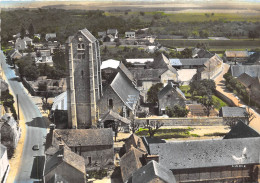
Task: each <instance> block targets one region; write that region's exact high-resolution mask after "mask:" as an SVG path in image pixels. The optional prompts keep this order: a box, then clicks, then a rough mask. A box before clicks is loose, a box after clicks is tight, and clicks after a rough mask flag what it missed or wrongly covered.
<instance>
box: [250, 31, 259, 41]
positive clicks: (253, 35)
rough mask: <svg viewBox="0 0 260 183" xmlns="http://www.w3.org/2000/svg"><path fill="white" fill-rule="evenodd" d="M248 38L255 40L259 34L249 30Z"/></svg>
mask: <svg viewBox="0 0 260 183" xmlns="http://www.w3.org/2000/svg"><path fill="white" fill-rule="evenodd" d="M248 37H249V38H252V39H253V40H255V38H258V37H259V32H257V31H256V30H250V31H249V32H248Z"/></svg>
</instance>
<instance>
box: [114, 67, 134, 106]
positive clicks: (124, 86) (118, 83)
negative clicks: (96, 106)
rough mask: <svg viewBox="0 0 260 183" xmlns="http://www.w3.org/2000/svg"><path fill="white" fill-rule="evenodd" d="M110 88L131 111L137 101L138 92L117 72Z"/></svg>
mask: <svg viewBox="0 0 260 183" xmlns="http://www.w3.org/2000/svg"><path fill="white" fill-rule="evenodd" d="M110 86H111V87H112V89H113V90H114V91H115V92H116V94H117V95H118V96H119V98H120V99H121V100H122V101H123V102H124V104H125V105H126V106H127V107H128V108H130V109H131V110H133V109H134V107H135V105H136V103H137V101H138V100H139V91H138V90H137V89H136V88H135V87H134V86H133V84H132V83H131V82H130V81H128V80H127V79H126V77H124V76H123V75H122V74H121V73H120V72H118V73H117V75H116V77H115V78H114V80H113V81H112V83H111V84H110Z"/></svg>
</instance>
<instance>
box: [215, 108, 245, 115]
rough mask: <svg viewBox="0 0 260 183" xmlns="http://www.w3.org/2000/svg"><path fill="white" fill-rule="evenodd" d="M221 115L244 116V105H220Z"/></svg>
mask: <svg viewBox="0 0 260 183" xmlns="http://www.w3.org/2000/svg"><path fill="white" fill-rule="evenodd" d="M220 110H221V116H223V117H245V114H244V113H245V112H247V111H246V108H244V107H227V106H225V107H222V108H221V109H220Z"/></svg>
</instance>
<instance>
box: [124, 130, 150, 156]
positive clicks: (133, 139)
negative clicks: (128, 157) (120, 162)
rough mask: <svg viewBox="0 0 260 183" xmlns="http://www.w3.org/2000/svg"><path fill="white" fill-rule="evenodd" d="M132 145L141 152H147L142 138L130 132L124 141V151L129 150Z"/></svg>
mask: <svg viewBox="0 0 260 183" xmlns="http://www.w3.org/2000/svg"><path fill="white" fill-rule="evenodd" d="M132 146H133V147H135V148H137V149H138V150H140V151H141V152H144V153H145V152H147V150H146V147H145V145H144V143H143V141H142V139H141V138H140V137H138V136H137V135H135V134H132V135H131V136H130V137H129V138H128V139H126V141H125V149H126V152H128V151H130V150H131V147H132Z"/></svg>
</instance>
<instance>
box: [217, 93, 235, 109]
mask: <svg viewBox="0 0 260 183" xmlns="http://www.w3.org/2000/svg"><path fill="white" fill-rule="evenodd" d="M215 94H216V96H217V97H219V98H220V99H222V100H224V101H225V102H226V103H228V105H229V106H232V107H235V106H237V105H236V104H235V103H234V102H233V100H231V99H230V98H228V97H227V96H226V95H224V94H223V93H221V92H219V91H218V90H215Z"/></svg>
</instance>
